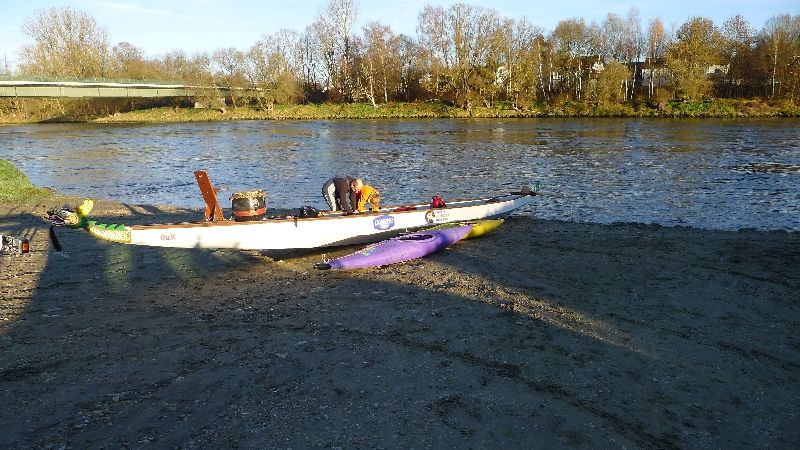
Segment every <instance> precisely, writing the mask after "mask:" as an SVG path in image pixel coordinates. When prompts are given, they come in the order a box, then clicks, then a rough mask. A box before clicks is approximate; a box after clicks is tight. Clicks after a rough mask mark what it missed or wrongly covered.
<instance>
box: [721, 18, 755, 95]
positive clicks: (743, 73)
mask: <svg viewBox="0 0 800 450" xmlns="http://www.w3.org/2000/svg"><path fill="white" fill-rule="evenodd" d="M722 35H723V36H724V38H725V39H724V43H723V49H722V53H723V55H724V57H725V59H726V60H727V63H728V64H727V65H728V71H727V74H726V76H725V77H723V78H722V79H721V81H723V82H724V86H721V87H720V89H719V90H718V93H719V94H721V95H726V96H728V97H732V96H735V95H739V94H740V93H741V92H735V91H737V90H738V91H741V90H742V89H747V90H748V91H749V90H751V88H749V87H748V85H749V83H747V82H746V81H745V79H746V78H749V77H748V76H747V73H748V72H750V71H751V70H750V67H751V59H752V54H753V48H754V46H755V32H754V31H753V29H752V28H751V27H750V24H748V23H747V20H746V19H745V18H744V17H743V16H741V15H737V16H733V17H731V18H729V19H728V20H726V21H725V23H724V24H723V25H722Z"/></svg>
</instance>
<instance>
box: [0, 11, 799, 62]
mask: <svg viewBox="0 0 800 450" xmlns="http://www.w3.org/2000/svg"><path fill="white" fill-rule="evenodd" d="M355 1H356V4H357V5H358V21H357V24H356V30H360V29H361V27H362V26H363V25H365V24H366V23H368V22H372V21H377V22H380V23H382V24H384V25H388V26H389V27H390V28H391V29H392V30H393V31H394V32H395V33H398V34H400V33H403V34H407V35H409V36H416V26H417V16H418V15H419V13H420V11H422V9H423V7H424V6H426V5H435V6H442V7H444V8H448V7H449V6H450V5H452V4H454V3H459V1H457V0H395V1H386V0H355ZM460 3H466V4H469V5H473V6H478V7H483V8H491V9H494V10H496V11H497V12H498V13H499V15H500V16H501V17H508V18H514V19H521V18H523V17H525V18H526V19H527V20H528V21H529V22H530V23H532V24H533V25H536V26H539V27H541V28H542V29H543V30H544V31H545V32H549V31H552V30H553V29H554V28H555V26H556V25H557V24H558V22H559V21H561V20H564V19H570V18H583V19H584V20H585V21H586V22H587V23H592V22H596V23H601V22H602V21H603V20H604V19H605V18H606V16H607V15H608V14H609V13H613V14H617V15H619V16H621V17H623V18H624V17H627V15H628V13H629V12H630V10H631V8H632V7H636V8H637V9H638V10H639V16H640V18H641V22H642V23H641V26H642V29H643V30H646V29H647V25H648V23H649V22H650V21H651V20H652V19H654V18H660V19H661V21H662V22H663V23H664V25H665V26H666V27H667V28H671V27H673V26H674V27H677V26H680V25H681V24H683V23H685V22H686V21H687V20H688V19H690V18H692V17H705V18H708V19H711V20H713V21H714V23H715V24H716V25H717V26H722V24H723V23H724V21H725V20H726V19H728V18H730V17H733V16H735V15H737V14H741V15H742V16H743V17H745V19H747V21H748V22H749V23H750V25H751V26H752V27H754V28H755V29H756V30H760V29H761V28H762V27H763V26H764V23H765V22H766V21H767V20H768V19H769V18H771V17H773V16H776V15H778V14H791V15H798V14H800V1H798V0H638V1H635V2H633V1H623V0H460ZM326 4H327V0H251V1H243V0H160V1H158V0H70V1H67V0H61V1H58V0H25V1H20V0H0V70H1V69H3V68H4V67H5V66H6V65H8V66H9V67H10V68H11V69H12V70H13V69H14V68H15V67H16V64H17V62H18V60H19V52H20V51H21V49H22V47H23V46H25V45H28V44H30V43H31V40H30V38H28V37H27V36H26V35H25V34H24V33H23V32H22V27H23V24H24V23H25V21H26V20H28V19H30V18H32V17H33V16H34V15H35V13H36V12H37V11H39V10H47V9H49V8H51V7H64V6H69V7H71V8H72V9H75V10H77V11H81V12H84V13H86V14H88V15H90V16H91V17H93V18H94V19H95V20H96V21H97V23H98V24H99V25H100V26H102V27H105V28H106V30H107V32H108V40H109V43H110V44H111V45H114V44H117V43H119V42H129V43H131V44H133V45H134V46H136V47H138V48H140V49H142V50H143V51H144V53H145V55H146V56H148V57H159V56H161V55H163V54H164V53H167V52H169V51H172V50H183V51H184V52H185V53H186V54H187V55H190V56H191V55H194V54H197V53H201V52H209V53H211V52H213V51H214V50H216V49H218V48H226V47H235V48H237V49H239V50H242V51H244V50H247V49H249V48H250V47H251V46H252V45H253V44H255V43H256V41H258V40H259V39H260V37H261V36H262V35H265V34H272V33H274V32H276V31H278V30H280V29H292V30H296V31H303V30H304V29H305V28H306V27H307V26H308V25H311V24H312V23H313V22H314V20H315V18H316V17H317V16H318V15H319V14H320V13H321V12H322V11H323V9H324V8H325V5H326Z"/></svg>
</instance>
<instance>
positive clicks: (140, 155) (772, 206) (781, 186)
mask: <svg viewBox="0 0 800 450" xmlns="http://www.w3.org/2000/svg"><path fill="white" fill-rule="evenodd" d="M799 145H800V144H799V143H798V136H797V132H796V121H794V120H716V119H704V120H686V119H681V120H670V119H658V120H634V119H521V120H520V119H514V120H492V119H486V120H352V121H279V122H265V121H252V122H224V123H186V124H156V125H87V124H52V125H29V126H7V127H0V157H2V158H6V159H10V160H11V161H12V162H14V163H15V164H16V165H17V166H18V167H20V168H21V169H22V170H23V171H24V172H25V173H26V174H27V175H28V176H29V177H30V178H31V181H33V183H35V184H36V185H39V186H50V187H54V188H56V189H58V190H59V191H61V192H64V193H66V194H70V195H86V196H91V197H105V198H112V199H115V200H119V201H123V202H126V203H143V204H173V205H179V206H193V207H199V206H202V199H201V198H200V193H199V190H198V189H197V187H196V186H195V184H194V177H193V174H192V172H193V171H194V170H196V169H206V170H208V171H209V173H210V175H211V179H212V181H213V182H214V183H215V184H217V185H218V186H219V187H222V188H224V189H225V191H223V192H222V193H221V194H220V198H221V199H222V200H223V202H224V203H227V198H228V197H229V196H230V194H232V193H233V192H236V191H249V190H254V189H264V190H266V191H267V192H268V201H269V203H270V205H271V206H277V207H282V208H292V207H298V206H301V205H304V204H309V205H313V206H316V207H319V208H322V207H324V206H325V203H324V201H323V200H322V197H321V196H320V188H321V186H322V183H323V182H324V181H325V180H326V179H327V178H328V177H330V176H332V175H333V174H338V173H348V174H353V175H357V176H361V177H363V178H365V179H366V181H367V182H368V183H371V184H373V185H375V186H376V187H377V188H378V189H380V190H381V192H382V194H383V197H384V201H385V202H387V203H410V202H417V201H427V200H429V199H430V198H431V197H432V196H433V195H441V196H442V197H443V198H444V199H445V200H447V199H459V198H467V197H473V196H482V195H487V194H496V193H499V192H504V191H509V190H517V189H519V188H520V187H522V186H524V185H532V184H533V183H534V182H535V181H541V182H542V188H543V194H544V195H543V196H542V197H541V198H540V199H539V200H538V201H536V202H535V204H534V205H533V206H532V207H530V209H528V210H525V211H522V212H521V214H534V215H535V216H537V217H542V218H553V219H563V220H574V221H588V222H601V223H609V222H617V221H624V222H643V223H660V224H663V225H668V226H672V225H687V226H696V227H702V228H714V229H738V228H745V227H753V228H759V229H789V230H800V189H797V186H798V184H799V183H798V182H799V181H800V169H799V168H800V147H799Z"/></svg>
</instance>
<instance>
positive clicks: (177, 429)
mask: <svg viewBox="0 0 800 450" xmlns="http://www.w3.org/2000/svg"><path fill="white" fill-rule="evenodd" d="M59 201H62V200H54V201H53V202H52V203H51V204H48V205H37V206H31V207H14V206H9V205H5V206H1V205H0V233H7V234H21V235H26V236H28V237H30V238H31V243H32V252H31V253H30V254H28V255H25V256H20V257H8V256H2V257H0V387H1V389H0V404H2V405H3V406H2V409H0V429H2V430H3V432H2V433H0V448H55V449H59V448H99V447H103V448H230V447H233V448H250V447H252V448H273V447H275V448H289V447H291V448H308V447H334V448H337V447H339V448H426V447H427V448H504V447H512V448H553V447H573V448H628V449H631V448H747V449H752V448H798V447H800V416H799V415H800V383H799V382H798V381H799V380H800V335H798V331H797V330H798V329H800V304H799V303H798V299H799V298H800V234H798V233H791V234H790V233H784V232H769V233H767V232H756V231H740V232H717V231H704V230H695V229H689V228H664V227H659V226H646V225H636V224H614V225H593V224H578V223H565V222H554V221H542V220H534V219H523V218H514V219H510V220H508V221H507V222H506V224H504V225H503V227H501V228H500V229H499V230H498V231H497V232H495V233H494V234H492V235H489V236H486V237H484V238H481V239H475V240H471V241H465V242H460V243H458V244H456V245H455V246H453V247H451V248H450V249H448V250H447V251H445V252H442V253H438V254H436V255H432V256H430V257H428V258H425V259H423V260H418V261H415V262H411V263H406V264H400V265H396V266H391V267H386V268H380V269H374V270H361V271H354V272H345V273H341V272H339V273H337V272H319V271H315V270H314V269H313V268H312V265H313V263H315V262H318V261H320V260H321V258H322V252H306V253H304V254H302V253H294V254H292V253H285V254H282V255H280V254H273V255H264V254H261V253H259V252H242V251H208V250H175V249H155V248H145V247H132V246H124V245H118V244H110V243H105V242H99V241H96V240H94V239H93V238H91V237H90V236H89V235H88V234H87V233H83V232H79V231H73V230H64V229H59V230H58V231H59V233H58V236H59V237H60V239H61V244H62V245H63V248H64V251H63V252H60V253H58V252H55V251H54V250H53V247H52V245H51V244H50V242H49V241H48V238H47V226H46V224H45V223H44V221H42V220H41V219H40V218H39V216H41V214H43V213H44V211H45V209H46V207H47V206H54V205H55V204H56V203H57V202H59ZM94 212H95V213H96V218H97V219H100V220H106V221H116V222H122V223H148V222H171V221H176V220H185V219H186V218H197V217H198V215H200V213H199V212H197V211H180V210H176V209H171V208H157V207H138V206H126V205H120V204H114V203H109V202H98V203H97V204H96V205H95V209H94ZM327 253H328V256H331V255H336V254H340V253H344V250H336V251H331V250H328V251H327Z"/></svg>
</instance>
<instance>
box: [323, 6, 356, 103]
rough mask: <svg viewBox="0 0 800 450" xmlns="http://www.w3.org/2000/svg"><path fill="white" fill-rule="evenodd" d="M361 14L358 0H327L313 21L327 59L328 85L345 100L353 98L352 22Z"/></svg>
mask: <svg viewBox="0 0 800 450" xmlns="http://www.w3.org/2000/svg"><path fill="white" fill-rule="evenodd" d="M357 16H358V8H357V5H356V2H355V0H328V3H327V5H326V8H325V11H324V12H323V13H321V14H320V15H319V16H318V17H317V20H316V21H315V22H314V25H313V27H314V30H315V32H316V34H317V39H318V42H319V43H320V50H321V52H322V54H323V57H324V59H325V67H326V69H327V72H328V80H327V81H328V84H329V88H330V89H332V90H334V91H335V92H336V93H337V94H338V95H339V96H340V98H341V99H343V100H344V101H352V100H353V73H352V71H353V67H352V60H353V58H354V52H353V48H352V40H353V31H352V30H353V26H354V24H355V21H356V18H357Z"/></svg>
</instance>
